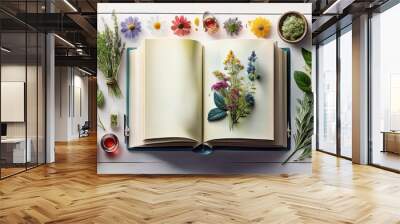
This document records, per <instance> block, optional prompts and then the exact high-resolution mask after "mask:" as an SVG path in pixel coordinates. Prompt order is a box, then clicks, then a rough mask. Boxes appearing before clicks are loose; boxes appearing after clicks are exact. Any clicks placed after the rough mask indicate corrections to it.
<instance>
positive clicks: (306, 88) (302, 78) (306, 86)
mask: <svg viewBox="0 0 400 224" xmlns="http://www.w3.org/2000/svg"><path fill="white" fill-rule="evenodd" d="M294 80H295V81H296V84H297V86H298V87H299V89H301V90H302V91H303V92H305V93H311V92H312V90H311V78H310V76H309V75H307V74H306V73H304V72H302V71H295V72H294Z"/></svg>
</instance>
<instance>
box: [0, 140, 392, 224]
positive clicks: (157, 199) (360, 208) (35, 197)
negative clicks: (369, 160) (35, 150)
mask: <svg viewBox="0 0 400 224" xmlns="http://www.w3.org/2000/svg"><path fill="white" fill-rule="evenodd" d="M95 147H96V144H95V139H94V138H85V139H84V140H81V141H77V142H72V143H70V144H57V154H56V155H57V162H56V163H55V164H51V165H47V166H42V167H39V168H36V169H33V170H30V171H28V172H26V173H22V174H19V175H17V176H14V177H11V178H8V179H5V180H3V181H0V223H171V224H178V223H213V224H225V223H374V224H375V223H384V224H386V223H400V175H398V174H395V173H390V172H387V171H383V170H379V169H377V168H373V167H368V166H358V165H352V164H351V163H350V162H349V161H347V160H343V159H337V158H335V157H332V156H329V155H325V154H322V153H315V154H314V163H313V175H312V176H307V175H293V176H290V175H289V176H287V175H282V176H129V175H116V176H115V175H113V176H98V175H96V149H95Z"/></svg>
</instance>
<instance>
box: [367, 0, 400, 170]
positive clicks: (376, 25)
mask: <svg viewBox="0 0 400 224" xmlns="http://www.w3.org/2000/svg"><path fill="white" fill-rule="evenodd" d="M398 21H400V4H397V5H395V6H393V7H391V8H389V9H387V10H384V11H383V12H380V13H376V14H373V15H372V18H371V19H370V22H371V30H370V35H371V46H370V49H371V51H370V55H371V73H370V84H369V86H370V102H369V104H370V110H369V117H370V142H371V144H370V153H369V155H370V161H369V162H370V163H371V164H373V165H376V166H379V167H382V168H386V169H390V170H394V171H397V172H400V100H399V95H400V64H399V57H398V54H399V52H400V45H399V40H398V30H396V29H394V27H397V26H398Z"/></svg>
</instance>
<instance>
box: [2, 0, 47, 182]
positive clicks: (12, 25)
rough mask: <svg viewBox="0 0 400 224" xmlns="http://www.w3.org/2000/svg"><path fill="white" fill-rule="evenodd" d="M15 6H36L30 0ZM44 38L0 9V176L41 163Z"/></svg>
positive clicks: (42, 157)
mask: <svg viewBox="0 0 400 224" xmlns="http://www.w3.org/2000/svg"><path fill="white" fill-rule="evenodd" d="M34 3H35V4H39V3H37V1H35V2H34ZM2 4H3V3H0V7H1V6H2ZM35 6H36V7H35ZM18 7H20V8H21V9H25V10H24V11H25V12H35V11H34V10H35V9H37V10H39V8H38V7H39V6H38V5H32V2H30V3H29V4H27V3H26V2H19V3H18ZM32 10H33V11H32ZM19 16H21V15H19ZM45 41H46V39H45V34H44V33H41V32H39V31H38V30H35V29H34V28H32V27H30V26H29V25H27V24H24V23H23V22H21V21H20V20H18V19H17V18H15V17H13V15H11V14H8V13H4V11H0V47H1V48H0V49H1V50H0V51H1V54H0V82H1V85H0V90H1V91H0V93H1V97H0V103H1V105H0V111H1V114H0V121H1V144H0V178H1V179H3V178H6V177H8V176H11V175H14V174H16V173H20V172H23V171H25V170H27V169H30V168H33V167H36V166H38V165H40V164H43V163H45V156H46V155H45V89H46V88H45V87H46V86H45V58H46V51H45V44H46V42H45Z"/></svg>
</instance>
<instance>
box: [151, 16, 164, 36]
mask: <svg viewBox="0 0 400 224" xmlns="http://www.w3.org/2000/svg"><path fill="white" fill-rule="evenodd" d="M166 27H167V26H166V23H165V21H162V20H161V19H160V17H158V16H153V17H151V18H150V19H149V20H148V21H147V28H148V29H149V30H150V32H151V34H153V35H157V36H159V35H162V34H164V33H165V30H166Z"/></svg>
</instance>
